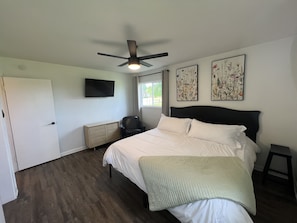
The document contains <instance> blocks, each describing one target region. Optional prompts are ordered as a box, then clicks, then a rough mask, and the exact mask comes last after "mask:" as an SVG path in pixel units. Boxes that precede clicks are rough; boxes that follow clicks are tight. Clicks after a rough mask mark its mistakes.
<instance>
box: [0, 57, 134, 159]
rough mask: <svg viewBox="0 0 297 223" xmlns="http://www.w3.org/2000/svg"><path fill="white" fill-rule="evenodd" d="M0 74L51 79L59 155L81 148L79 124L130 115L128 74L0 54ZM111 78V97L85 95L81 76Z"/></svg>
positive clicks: (81, 134) (131, 107)
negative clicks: (113, 90) (89, 96)
mask: <svg viewBox="0 0 297 223" xmlns="http://www.w3.org/2000/svg"><path fill="white" fill-rule="evenodd" d="M0 69H1V70H2V75H3V76H9V77H23V78H24V77H25V78H42V79H49V80H51V81H52V86H53V94H54V104H55V111H56V118H57V120H56V123H57V128H58V134H59V143H60V149H61V153H62V155H66V154H68V153H71V152H74V151H79V150H81V149H84V148H85V141H84V134H83V125H85V124H89V123H93V122H101V121H106V120H120V119H122V117H123V116H126V115H129V114H132V111H133V98H132V97H131V95H132V75H127V74H121V73H115V72H108V71H102V70H94V69H86V68H80V67H71V66H64V65H58V64H49V63H42V62H36V61H29V60H20V59H13V58H5V57H0ZM86 77H87V78H95V79H105V80H115V96H114V97H107V98H85V97H84V79H85V78H86Z"/></svg>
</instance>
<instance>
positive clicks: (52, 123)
mask: <svg viewBox="0 0 297 223" xmlns="http://www.w3.org/2000/svg"><path fill="white" fill-rule="evenodd" d="M54 124H56V123H55V122H51V123H50V124H48V125H54Z"/></svg>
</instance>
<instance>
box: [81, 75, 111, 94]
mask: <svg viewBox="0 0 297 223" xmlns="http://www.w3.org/2000/svg"><path fill="white" fill-rule="evenodd" d="M113 96H114V81H108V80H97V79H89V78H86V79H85V97H113Z"/></svg>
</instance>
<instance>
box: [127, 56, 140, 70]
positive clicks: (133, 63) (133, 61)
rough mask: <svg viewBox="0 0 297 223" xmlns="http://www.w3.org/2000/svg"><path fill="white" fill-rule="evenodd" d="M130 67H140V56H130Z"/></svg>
mask: <svg viewBox="0 0 297 223" xmlns="http://www.w3.org/2000/svg"><path fill="white" fill-rule="evenodd" d="M128 67H129V69H131V70H138V69H139V68H140V63H139V60H138V58H135V57H130V58H129V61H128Z"/></svg>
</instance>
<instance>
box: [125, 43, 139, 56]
mask: <svg viewBox="0 0 297 223" xmlns="http://www.w3.org/2000/svg"><path fill="white" fill-rule="evenodd" d="M127 43H128V49H129V53H130V56H131V57H136V54H137V53H136V49H137V45H136V41H135V40H127Z"/></svg>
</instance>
